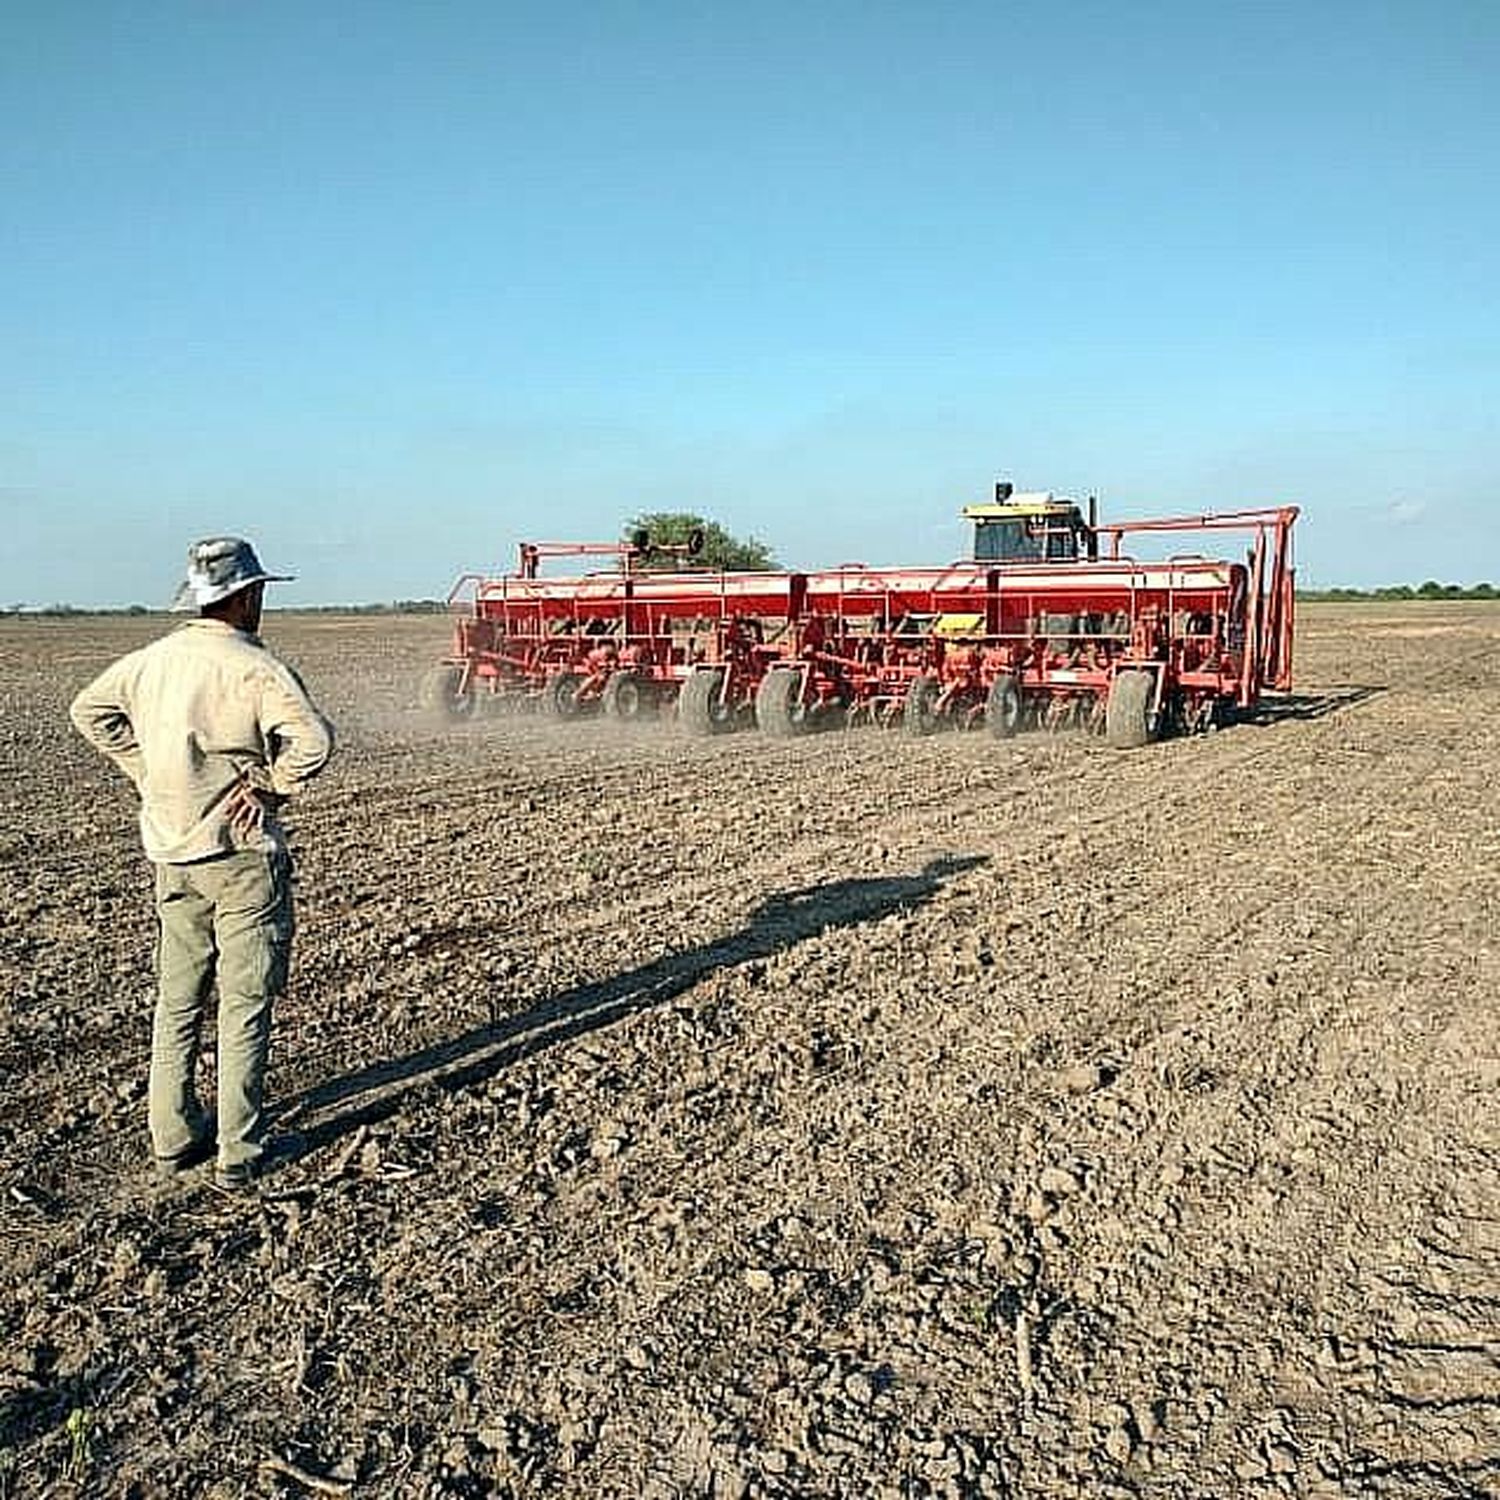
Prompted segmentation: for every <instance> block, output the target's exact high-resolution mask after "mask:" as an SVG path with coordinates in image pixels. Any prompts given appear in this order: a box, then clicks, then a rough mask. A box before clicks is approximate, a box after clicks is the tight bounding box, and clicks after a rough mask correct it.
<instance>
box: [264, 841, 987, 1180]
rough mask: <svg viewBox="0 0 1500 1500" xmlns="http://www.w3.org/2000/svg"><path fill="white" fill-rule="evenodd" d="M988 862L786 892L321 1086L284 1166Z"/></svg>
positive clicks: (972, 858)
mask: <svg viewBox="0 0 1500 1500" xmlns="http://www.w3.org/2000/svg"><path fill="white" fill-rule="evenodd" d="M984 863H986V860H985V857H984V856H983V855H965V856H947V857H944V858H941V859H935V860H931V861H929V862H928V864H927V865H926V866H925V867H924V868H923V869H922V870H921V871H920V872H919V873H917V874H915V875H890V876H878V877H875V878H872V879H861V880H838V881H834V882H832V883H831V884H829V885H816V886H808V887H805V888H804V889H802V890H796V891H785V892H782V893H780V894H778V895H775V896H772V897H771V898H770V900H768V901H767V902H765V903H764V905H762V906H760V907H758V908H757V909H756V910H755V911H754V912H753V913H752V914H751V916H750V920H749V921H748V923H747V924H746V925H745V926H744V927H743V928H742V929H740V931H738V932H735V933H731V934H730V935H729V936H728V937H722V938H718V939H716V940H715V941H714V942H711V943H707V944H705V945H704V946H703V947H701V948H694V949H691V950H689V951H688V952H686V953H672V954H668V955H666V956H665V957H663V958H658V959H654V960H653V961H652V962H651V963H649V964H644V965H642V966H641V967H640V968H637V969H632V970H630V971H629V972H628V973H625V974H619V975H616V976H615V977H614V978H611V979H604V980H600V981H598V982H597V983H594V984H585V985H580V986H579V987H578V988H577V989H573V990H569V991H567V992H566V993H564V994H561V995H556V996H553V997H551V998H550V999H547V1000H544V1001H543V1002H542V1003H541V1004H540V1005H536V1006H533V1007H532V1009H530V1010H528V1011H524V1012H522V1013H521V1014H520V1015H516V1016H507V1017H505V1018H504V1019H503V1020H498V1021H493V1022H489V1023H487V1024H485V1025H483V1026H477V1027H474V1028H473V1029H472V1030H470V1031H466V1032H464V1033H463V1035H462V1036H457V1037H452V1038H450V1039H448V1040H447V1041H442V1042H434V1043H433V1044H432V1045H431V1046H428V1047H423V1048H420V1049H419V1050H417V1051H415V1052H410V1053H407V1055H406V1056H404V1057H396V1058H390V1059H387V1060H386V1061H384V1062H378V1063H372V1064H371V1065H370V1066H369V1067H366V1068H360V1069H358V1070H357V1071H355V1072H352V1073H346V1074H344V1075H343V1076H342V1077H340V1078H333V1079H330V1080H328V1081H327V1082H326V1083H320V1084H317V1085H315V1086H314V1087H312V1088H310V1089H308V1090H306V1092H304V1093H302V1094H300V1095H297V1096H295V1097H294V1098H292V1099H290V1100H288V1101H287V1104H286V1106H285V1108H284V1109H283V1110H282V1111H281V1112H280V1116H281V1120H282V1122H283V1123H290V1122H291V1121H293V1120H296V1121H298V1122H299V1124H298V1125H297V1127H296V1128H297V1131H298V1134H297V1137H296V1138H295V1142H294V1143H293V1144H289V1145H288V1147H287V1149H286V1150H284V1151H283V1152H282V1153H281V1154H280V1156H279V1160H278V1162H277V1164H278V1165H280V1164H285V1163H286V1162H289V1161H293V1160H296V1159H297V1158H299V1157H301V1156H304V1155H306V1154H307V1153H308V1152H310V1151H313V1150H316V1149H317V1148H319V1147H321V1146H326V1145H328V1144H329V1143H330V1142H332V1141H334V1140H337V1139H338V1138H339V1137H340V1136H342V1135H346V1134H348V1133H349V1132H350V1131H353V1130H356V1129H358V1128H359V1127H360V1126H361V1125H372V1124H375V1123H377V1122H378V1121H380V1120H384V1119H388V1118H389V1117H390V1116H391V1115H393V1114H395V1113H396V1112H397V1111H398V1110H399V1109H400V1108H401V1107H402V1105H403V1103H404V1102H405V1101H406V1099H407V1098H408V1097H409V1096H410V1095H411V1094H413V1093H414V1092H415V1091H417V1090H419V1089H421V1088H424V1087H426V1086H427V1085H429V1084H436V1085H438V1086H440V1087H442V1088H444V1089H458V1088H464V1087H467V1086H468V1085H470V1084H475V1083H481V1082H483V1081H484V1080H485V1079H487V1078H492V1077H493V1076H494V1075H495V1074H496V1073H498V1072H500V1071H501V1070H502V1069H503V1068H507V1067H509V1066H510V1065H511V1064H512V1063H514V1062H516V1061H517V1060H518V1059H520V1058H522V1057H526V1056H529V1055H531V1054H532V1053H536V1052H541V1051H545V1050H546V1049H547V1048H549V1047H555V1046H558V1045H559V1044H561V1043H563V1042H566V1041H570V1040H572V1039H573V1038H574V1037H577V1036H582V1035H584V1034H585V1033H587V1032H590V1031H595V1030H597V1029H598V1028H599V1027H601V1026H609V1025H611V1024H613V1023H614V1022H616V1021H619V1020H623V1019H624V1018H625V1017H626V1016H630V1015H633V1014H635V1012H636V1011H639V1010H645V1009H648V1008H649V1007H651V1006H654V1005H661V1004H663V1003H664V1002H666V1001H669V1000H672V999H674V998H675V997H676V996H678V995H681V994H683V993H685V992H686V991H687V990H690V989H691V988H692V987H693V986H694V985H695V984H697V983H698V982H699V981H700V980H702V979H704V978H706V977H707V976H708V975H710V974H712V973H713V972H714V971H715V970H717V969H725V968H733V967H735V966H736V965H739V964H745V963H751V962H755V961H758V960H762V959H766V958H770V957H771V956H772V955H773V954H775V953H779V952H782V951H784V950H786V949H788V948H791V947H794V946H795V945H796V944H798V943H800V942H803V941H804V940H805V939H807V938H810V937H816V936H818V935H819V934H820V933H824V932H828V931H831V930H833V929H835V928H840V927H853V926H856V925H858V924H859V923H862V922H873V921H877V920H879V919H880V918H881V917H884V916H888V915H889V914H890V913H892V912H894V911H902V910H905V911H912V910H915V909H916V908H917V907H920V906H924V905H926V903H927V902H929V901H930V900H931V899H932V898H933V896H934V895H935V894H936V893H937V891H938V889H939V888H940V886H941V885H942V883H943V882H944V881H945V880H948V879H950V878H952V877H953V876H955V875H960V874H963V873H964V872H965V871H967V870H972V869H973V868H974V867H975V866H976V865H982V864H984ZM341 1105H342V1106H347V1107H345V1108H343V1109H341V1110H340V1111H339V1112H338V1113H336V1114H333V1115H331V1116H328V1117H327V1118H318V1119H315V1120H314V1121H312V1122H310V1123H307V1124H301V1123H300V1122H301V1121H302V1120H303V1118H304V1117H307V1116H314V1117H316V1116H319V1115H321V1113H322V1112H323V1111H325V1110H327V1109H329V1108H331V1107H335V1106H341Z"/></svg>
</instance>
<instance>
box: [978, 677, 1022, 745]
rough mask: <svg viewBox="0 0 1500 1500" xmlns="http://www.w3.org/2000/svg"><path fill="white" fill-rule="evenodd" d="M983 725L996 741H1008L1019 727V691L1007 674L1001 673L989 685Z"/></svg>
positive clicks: (1013, 680) (1014, 681) (1012, 678)
mask: <svg viewBox="0 0 1500 1500" xmlns="http://www.w3.org/2000/svg"><path fill="white" fill-rule="evenodd" d="M984 723H985V727H986V728H987V729H988V730H989V732H990V733H991V734H992V735H994V736H995V738H996V739H997V740H1008V739H1009V738H1010V737H1011V735H1013V734H1014V733H1015V732H1016V730H1018V729H1019V728H1020V727H1021V689H1020V687H1019V685H1018V684H1017V682H1016V679H1015V678H1014V677H1012V676H1011V674H1010V673H1009V672H1002V673H1001V674H1000V676H998V677H997V678H996V679H995V680H994V682H992V683H991V684H990V695H989V697H988V698H987V699H985V704H984Z"/></svg>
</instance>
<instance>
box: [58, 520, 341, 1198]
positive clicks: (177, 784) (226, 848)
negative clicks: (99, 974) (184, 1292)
mask: <svg viewBox="0 0 1500 1500" xmlns="http://www.w3.org/2000/svg"><path fill="white" fill-rule="evenodd" d="M284 578H285V575H281V574H274V573H267V572H266V571H265V569H264V568H262V567H261V565H260V560H259V559H258V558H257V557H256V555H255V551H254V549H253V548H252V547H251V546H250V544H249V542H246V541H242V540H240V539H239V538H238V537H214V538H211V539H209V540H207V541H202V542H197V543H195V544H194V545H193V546H192V547H191V548H189V549H188V573H187V580H186V582H184V583H183V585H182V587H181V588H180V589H179V590H178V592H177V597H176V599H175V600H174V601H173V605H172V607H173V609H177V610H184V609H192V608H194V607H196V608H197V610H198V618H197V619H195V620H190V621H188V622H187V623H186V624H185V625H182V626H180V627H179V628H178V629H177V630H174V631H173V632H172V633H171V634H170V635H167V636H164V637H162V639H160V640H158V641H153V642H152V643H151V644H150V645H149V646H145V647H143V648H142V649H141V650H139V651H132V652H131V653H130V655H128V656H125V657H122V658H121V659H120V660H119V661H117V662H115V663H114V665H113V666H111V667H108V668H106V669H105V671H104V672H103V673H101V674H100V676H99V677H97V678H96V679H95V680H94V681H93V682H91V683H90V684H89V685H88V686H87V687H86V688H84V690H83V691H82V692H81V693H79V695H78V696H77V698H75V699H74V700H73V706H72V709H71V711H70V712H71V716H72V720H73V724H74V726H75V727H76V728H77V730H78V732H79V733H80V734H82V735H83V737H84V738H85V739H86V740H88V741H89V743H90V744H92V745H93V746H94V747H95V748H96V749H98V750H100V751H102V752H103V753H104V754H105V755H107V756H108V757H109V758H110V759H111V760H113V761H114V762H115V764H116V765H117V766H119V767H120V769H121V770H122V771H124V773H125V774H126V775H127V776H128V777H129V778H130V779H131V781H132V782H133V783H134V784H135V788H136V790H137V792H138V793H139V794H140V799H141V840H142V842H143V843H144V845H145V848H146V857H147V858H148V859H149V860H151V862H152V863H153V864H154V865H155V866H156V911H157V917H158V919H159V930H160V935H159V940H158V946H157V985H158V988H157V1001H156V1015H155V1021H154V1025H153V1028H152V1038H151V1084H150V1097H149V1111H150V1124H151V1145H152V1150H153V1152H154V1154H155V1158H156V1164H157V1170H158V1172H159V1173H160V1174H161V1175H163V1176H166V1177H172V1176H175V1175H177V1174H178V1173H180V1172H182V1171H185V1170H187V1169H188V1168H190V1167H193V1166H196V1165H197V1164H198V1163H199V1162H201V1161H204V1160H206V1159H207V1158H208V1157H209V1156H210V1155H212V1154H213V1148H214V1144H215V1133H214V1128H213V1124H212V1122H211V1120H210V1119H209V1118H208V1117H207V1116H206V1115H205V1114H204V1112H203V1110H202V1108H201V1107H200V1105H199V1103H198V1099H197V1093H196V1089H195V1084H194V1074H195V1072H196V1068H197V1062H198V1048H199V1039H200V1035H201V1032H202V1026H203V1017H204V1010H205V1008H206V1004H207V1000H208V995H209V991H210V989H211V987H212V986H213V984H214V982H215V980H217V982H218V991H219V1028H218V1030H219V1068H218V1125H217V1145H218V1181H219V1183H220V1184H221V1185H222V1186H224V1187H230V1188H240V1187H244V1186H247V1185H248V1184H249V1183H250V1182H251V1181H252V1180H253V1179H254V1177H255V1175H256V1173H257V1171H258V1170H259V1167H260V1165H261V1160H262V1156H263V1154H264V1151H265V1115H264V1107H263V1099H264V1090H265V1074H266V1055H267V1052H268V1049H269V1044H270V1037H271V1008H272V1004H273V1003H274V1001H275V999H276V998H277V996H279V995H280V994H281V992H282V990H283V989H284V988H285V985H286V977H287V967H288V963H289V960H290V957H291V945H292V888H291V858H290V855H289V854H288V851H287V844H286V836H285V834H284V833H283V831H282V828H281V823H280V820H279V817H278V813H279V811H280V808H281V805H282V803H283V802H285V801H286V799H287V798H288V797H291V796H293V795H295V794H296V793H297V792H299V791H301V790H302V788H303V787H304V786H305V785H306V784H307V782H308V781H309V780H310V779H311V778H312V777H313V776H315V775H316V774H317V773H318V772H319V771H320V770H321V769H322V768H323V765H324V762H326V761H327V759H328V757H329V755H330V754H331V753H332V750H333V730H332V726H331V725H330V724H329V723H328V721H327V720H326V719H325V718H324V717H323V716H322V714H320V713H319V712H318V710H317V709H316V708H315V707H314V706H313V704H312V701H311V699H309V698H308V696H307V692H306V690H305V689H304V688H303V686H302V683H301V681H300V680H299V679H298V677H297V675H296V673H294V672H293V671H292V670H291V668H289V667H288V666H286V665H285V664H284V663H282V662H280V661H278V660H277V659H276V658H275V657H274V656H272V654H271V653H270V652H269V651H268V650H266V648H265V646H263V645H262V644H261V642H260V640H259V639H258V638H257V636H256V631H257V630H258V629H259V628H260V615H261V600H262V595H263V593H264V591H265V586H266V584H267V583H268V582H279V581H283V580H284Z"/></svg>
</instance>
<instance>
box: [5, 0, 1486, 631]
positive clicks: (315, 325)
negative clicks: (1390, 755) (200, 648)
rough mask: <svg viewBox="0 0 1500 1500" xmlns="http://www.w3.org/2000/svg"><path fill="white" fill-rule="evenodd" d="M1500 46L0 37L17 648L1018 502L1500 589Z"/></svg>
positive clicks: (1456, 30)
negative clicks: (27, 609) (44, 633)
mask: <svg viewBox="0 0 1500 1500" xmlns="http://www.w3.org/2000/svg"><path fill="white" fill-rule="evenodd" d="M1497 78H1500V5H1496V4H1495V3H1493V0H1479V3H1468V0H1450V3H1442V0H1437V3H1427V4H1416V3H1412V4H1406V3H1402V4H1383V3H1378V0H1370V3H1360V4H1354V3H1343V0H1322V3H1316V4H1296V5H1292V4H1279V3H1269V4H1256V5H1212V4H1203V3H1201V0H1199V3H1192V4H1186V3H1175V0H1162V3H1155V4H1138V5H1120V4H1111V5H1104V4H1082V3H1068V0H1059V3H1052V4H1045V5H1043V4H1030V3H1027V4H1015V5H1004V4H999V3H988V4H942V3H936V4H922V5H917V4H905V5H882V4H878V3H876V4H871V3H865V4H821V5H820V4H797V5H791V4H783V3H778V0H764V3H761V4H759V5H756V6H753V7H752V6H729V5H693V6H689V5H679V4H673V3H667V0H659V3H656V4H651V5H647V4H640V3H634V4H624V3H610V0H604V3H595V4H590V5H587V6H582V5H580V6H568V5H558V4H552V5H547V6H542V5H532V4H503V3H485V4H479V3H474V4H467V3H444V0H436V3H432V4H424V5H410V4H382V3H378V0H366V3H361V4H352V3H351V4H341V5H319V4H311V3H300V4H289V3H276V0H270V3H259V4H256V5H241V6H230V5H228V4H225V3H208V0H203V3H197V4H193V5H185V4H183V5H177V4H149V5H143V6H125V5H115V4H87V5H84V4H78V3H68V0H62V3H56V0H49V3H47V4H45V5H43V4H39V3H35V0H10V4H8V5H7V6H5V7H4V8H3V9H0V265H3V275H0V516H3V521H4V534H5V538H6V540H5V544H4V548H3V551H0V603H10V602H16V601H21V600H26V601H30V602H33V603H50V602H54V601H67V602H71V603H76V604H122V603H130V602H134V601H141V602H146V603H156V602H159V601H162V600H164V599H165V597H166V596H167V595H168V594H170V592H171V590H172V587H173V585H174V583H175V581H176V579H177V577H178V575H179V573H180V560H181V558H182V555H183V552H184V549H185V547H186V544H187V542H188V541H189V540H190V539H191V538H192V537H194V536H199V535H207V534H213V533H217V532H222V531H232V532H238V533H241V534H245V535H248V536H250V537H252V538H253V539H254V540H255V541H256V543H257V545H258V546H259V547H260V549H261V552H262V554H263V556H264V557H265V558H266V559H267V561H268V562H269V563H270V564H271V565H272V566H275V567H281V568H285V569H287V570H289V571H295V572H297V573H298V574H299V580H298V582H297V583H296V584H292V585H287V586H284V588H283V589H282V591H281V593H280V594H279V596H278V597H279V600H280V601H281V602H284V603H303V602H333V601H348V602H358V601H365V600H385V599H392V598H406V597H422V596H432V595H436V594H440V593H442V592H444V591H445V590H446V588H447V585H448V583H449V582H450V580H451V578H452V577H453V575H455V574H456V573H458V572H460V571H463V570H467V569H480V568H493V567H496V566H498V565H501V564H502V563H504V562H507V561H508V560H509V559H510V557H511V556H512V554H513V550H514V544H515V542H517V541H519V540H523V539H540V538H569V539H601V538H608V537H612V536H616V535H618V534H619V531H620V529H621V525H622V522H623V521H624V519H625V518H626V517H627V516H630V515H632V514H635V513H637V512H639V511H642V510H657V509H670V510H679V509H680V510H695V511H698V512H700V513H702V514H706V515H708V516H710V517H712V518H714V519H716V520H719V521H720V522H721V523H723V524H724V525H726V526H728V527H729V528H730V529H731V530H732V531H735V532H738V533H741V534H753V535H755V536H757V537H759V538H761V539H763V540H764V541H766V542H768V543H769V544H770V545H771V546H772V547H773V548H774V550H775V551H776V553H777V555H778V556H779V557H780V559H781V560H782V561H783V562H784V563H786V564H788V565H791V566H797V567H812V566H818V565H824V564H830V563H836V562H842V561H848V560H853V559H863V560H866V561H871V562H926V561H945V560H947V559H948V558H950V557H953V556H956V555H958V554H959V553H960V552H961V551H962V549H963V546H964V537H963V531H962V528H961V526H960V524H959V523H958V521H957V519H956V512H957V510H958V507H959V506H960V505H961V504H963V503H965V502H967V501H971V500H975V499H981V498H983V497H984V496H985V494H986V493H987V491H988V490H989V488H990V486H991V484H992V482H993V480H994V479H995V478H996V477H999V476H1009V477H1011V478H1013V479H1015V480H1016V481H1018V482H1019V483H1020V485H1021V486H1022V487H1025V488H1055V489H1059V490H1063V491H1068V492H1072V493H1083V492H1087V491H1090V490H1095V491H1097V492H1098V493H1099V494H1100V496H1101V499H1102V504H1103V507H1104V510H1105V512H1106V514H1115V515H1123V514H1127V513H1128V514H1131V515H1141V514H1152V513H1165V512H1177V511H1181V510H1194V511H1196V510H1202V509H1208V508H1236V507H1240V506H1244V505H1250V504H1263V503H1272V502H1281V501H1287V500H1291V501H1295V502H1297V503H1299V504H1301V505H1302V506H1304V508H1305V509H1304V520H1303V523H1302V525H1301V528H1300V536H1299V561H1300V564H1301V577H1302V579H1303V581H1304V582H1307V583H1311V584H1357V585H1370V584H1377V583H1384V582H1397V581H1412V582H1420V581H1421V580H1423V579H1425V578H1429V577H1434V578H1438V579H1441V580H1445V581H1448V580H1452V581H1461V582H1473V581H1477V580H1479V579H1482V578H1488V579H1492V580H1494V581H1497V582H1500V519H1497V515H1500V445H1497V438H1496V427H1497V423H1496V420H1495V409H1496V394H1497V390H1500V311H1497V309H1500V297H1497V288H1500V276H1497V270H1500V254H1497V248H1496V247H1497V238H1500V237H1497V230H1500V207H1497V204H1500V192H1497V187H1500V174H1497V167H1500V87H1497V86H1496V79H1497Z"/></svg>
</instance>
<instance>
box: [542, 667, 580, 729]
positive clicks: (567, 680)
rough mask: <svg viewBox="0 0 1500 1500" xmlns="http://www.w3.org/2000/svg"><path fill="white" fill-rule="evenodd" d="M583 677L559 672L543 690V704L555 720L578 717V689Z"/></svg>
mask: <svg viewBox="0 0 1500 1500" xmlns="http://www.w3.org/2000/svg"><path fill="white" fill-rule="evenodd" d="M582 686H583V677H582V676H581V675H580V674H579V673H577V672H559V673H558V674H557V676H556V677H553V678H551V679H550V680H549V681H548V683H547V686H546V687H545V688H544V689H543V690H542V704H543V706H544V707H545V708H546V710H547V712H548V713H549V714H551V715H552V717H553V718H555V719H576V718H577V717H578V708H579V704H578V689H579V688H580V687H582Z"/></svg>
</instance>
